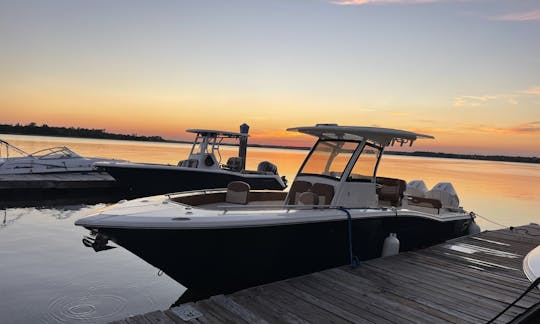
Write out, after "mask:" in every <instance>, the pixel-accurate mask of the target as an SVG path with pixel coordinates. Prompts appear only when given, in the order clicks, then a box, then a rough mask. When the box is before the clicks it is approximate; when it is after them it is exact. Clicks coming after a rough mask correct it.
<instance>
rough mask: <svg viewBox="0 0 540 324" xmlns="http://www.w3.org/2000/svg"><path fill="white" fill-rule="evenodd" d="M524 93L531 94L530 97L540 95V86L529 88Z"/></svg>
mask: <svg viewBox="0 0 540 324" xmlns="http://www.w3.org/2000/svg"><path fill="white" fill-rule="evenodd" d="M523 93H526V94H530V95H540V86H538V87H532V88H529V89H527V90H525V91H523Z"/></svg>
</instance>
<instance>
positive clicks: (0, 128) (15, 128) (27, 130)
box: [0, 123, 165, 142]
mask: <svg viewBox="0 0 540 324" xmlns="http://www.w3.org/2000/svg"><path fill="white" fill-rule="evenodd" d="M0 133H4V134H22V135H44V136H64V137H82V138H100V139H116V140H130V141H152V142H165V140H164V139H163V138H162V137H161V136H139V135H137V134H132V135H125V134H114V133H107V132H106V131H105V130H104V129H88V128H80V127H53V126H48V125H47V124H43V125H41V126H38V125H36V123H30V124H28V125H21V124H16V125H7V124H0Z"/></svg>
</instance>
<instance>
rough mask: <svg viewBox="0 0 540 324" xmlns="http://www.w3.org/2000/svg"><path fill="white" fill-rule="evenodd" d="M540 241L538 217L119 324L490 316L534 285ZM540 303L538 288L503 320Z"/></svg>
mask: <svg viewBox="0 0 540 324" xmlns="http://www.w3.org/2000/svg"><path fill="white" fill-rule="evenodd" d="M537 245H540V226H539V225H536V224H531V225H527V226H520V227H516V228H513V229H504V230H497V231H485V232H482V233H480V234H477V235H474V236H468V237H461V238H458V239H454V240H452V241H448V242H446V243H443V244H439V245H436V246H433V247H429V248H426V249H422V250H418V251H413V252H406V253H401V254H399V255H396V256H391V257H386V258H379V259H374V260H370V261H365V262H362V263H361V264H360V266H359V267H358V268H356V269H351V267H350V266H343V267H339V268H334V269H329V270H325V271H321V272H317V273H312V274H309V275H305V276H301V277H297V278H292V279H288V280H284V281H280V282H275V283H271V284H267V285H263V286H258V287H253V288H249V289H245V290H242V291H239V292H236V293H233V294H230V295H219V296H214V297H211V298H209V299H206V300H201V301H198V302H195V303H187V304H183V305H180V306H177V307H173V308H171V309H168V310H165V311H155V312H151V313H148V314H145V315H137V316H132V317H129V318H126V319H123V320H119V321H116V322H114V323H118V324H120V323H122V324H128V323H185V322H190V323H255V322H256V323H278V322H291V323H444V322H452V323H485V322H487V321H489V320H491V319H492V318H493V317H495V316H496V315H497V314H498V313H499V312H500V311H502V310H503V309H504V308H505V307H506V306H508V305H509V304H511V303H512V302H513V301H514V300H515V299H516V298H517V297H519V296H520V295H521V294H522V292H524V291H525V290H526V289H527V288H528V287H529V285H530V282H529V280H528V279H527V278H526V277H525V275H524V273H523V271H522V262H523V258H524V257H525V255H526V254H527V253H528V252H529V251H530V250H532V249H533V248H535V247H536V246H537ZM538 302H540V290H538V289H533V290H532V291H531V292H529V293H528V294H527V295H526V296H525V297H524V298H523V299H521V300H520V301H519V302H518V303H517V304H516V305H515V306H513V307H511V308H510V309H509V310H508V311H507V312H506V313H504V314H503V315H502V316H501V317H499V318H498V319H497V321H495V323H507V322H509V321H511V320H512V319H514V318H516V317H517V316H519V315H520V314H522V313H524V312H525V311H526V310H527V309H528V308H529V307H531V306H533V305H535V304H536V303H538ZM535 316H537V317H535V320H540V315H535ZM182 318H183V319H182ZM530 322H531V323H532V322H533V321H530Z"/></svg>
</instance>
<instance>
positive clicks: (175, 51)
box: [0, 0, 540, 156]
mask: <svg viewBox="0 0 540 324" xmlns="http://www.w3.org/2000/svg"><path fill="white" fill-rule="evenodd" d="M0 44H1V45H0V116H1V117H0V123H11V124H14V123H23V124H26V123H29V122H36V123H37V124H43V123H46V124H48V125H49V126H76V127H77V126H78V127H87V128H98V129H106V130H107V131H110V132H120V133H130V134H132V133H136V134H139V135H161V136H163V137H165V138H169V139H183V138H190V137H191V136H188V135H187V134H186V133H184V132H183V131H184V129H187V128H217V129H225V130H237V129H238V125H240V124H241V123H243V122H246V123H248V124H249V125H250V126H251V131H250V133H251V135H252V137H251V140H250V141H251V142H254V143H267V144H293V145H295V144H300V145H306V144H309V143H311V142H312V139H310V138H307V137H306V136H302V135H300V136H298V135H296V134H291V133H287V132H285V128H288V127H294V126H305V125H313V124H316V123H338V124H343V125H363V126H382V127H390V128H399V129H406V130H412V131H418V132H421V133H426V134H430V135H434V136H435V137H436V140H435V141H428V140H426V141H422V142H419V143H418V144H419V145H417V146H416V147H415V149H416V150H431V151H443V152H457V153H480V154H506V155H528V156H540V1H539V0H152V1H150V0H92V1H88V0H0Z"/></svg>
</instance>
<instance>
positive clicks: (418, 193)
mask: <svg viewBox="0 0 540 324" xmlns="http://www.w3.org/2000/svg"><path fill="white" fill-rule="evenodd" d="M426 191H428V189H427V187H426V184H425V182H424V181H423V180H412V181H410V182H409V183H407V190H406V194H407V195H409V196H413V197H424V195H425V194H426Z"/></svg>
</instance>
